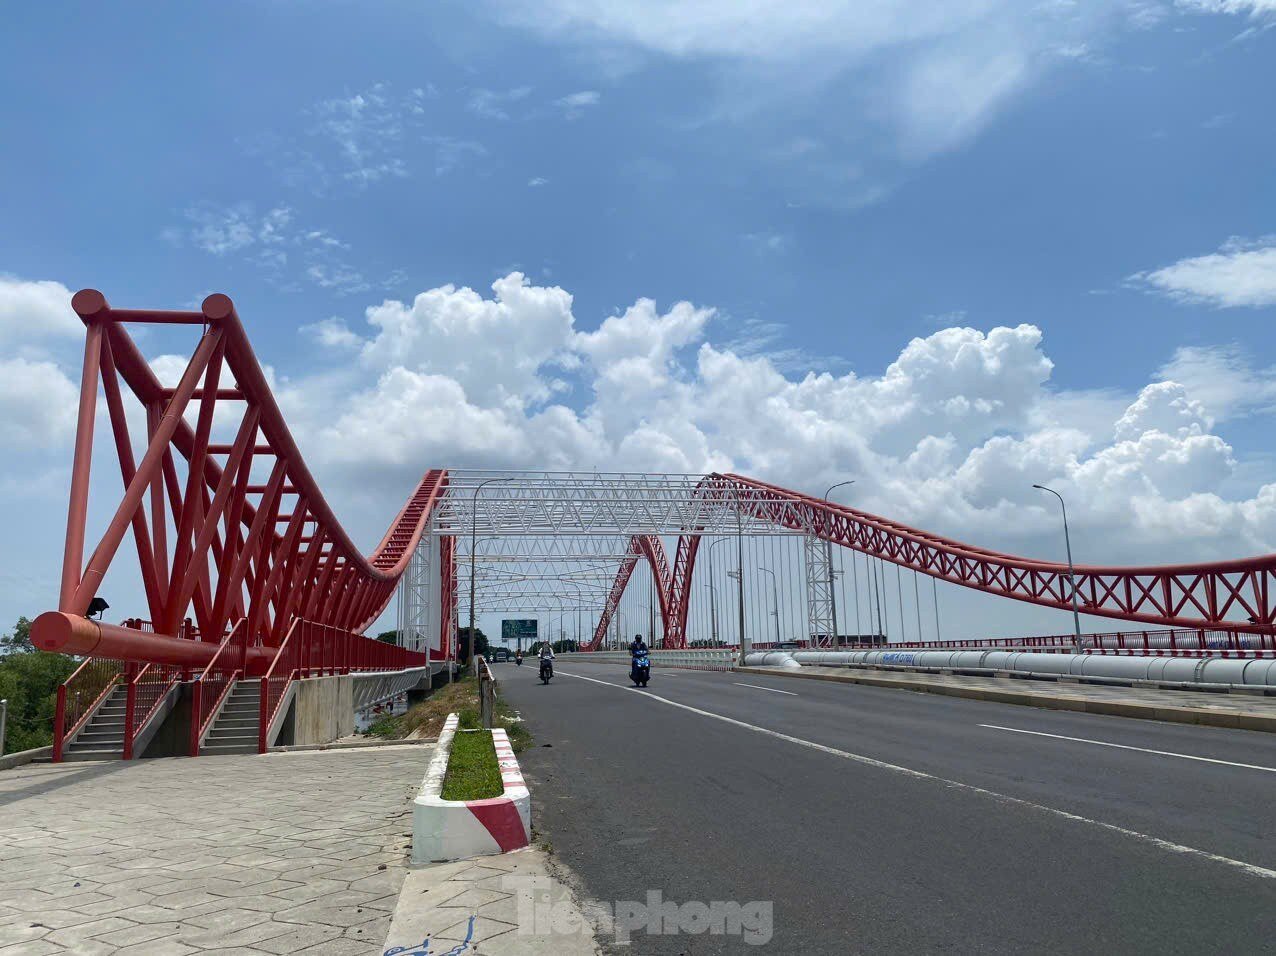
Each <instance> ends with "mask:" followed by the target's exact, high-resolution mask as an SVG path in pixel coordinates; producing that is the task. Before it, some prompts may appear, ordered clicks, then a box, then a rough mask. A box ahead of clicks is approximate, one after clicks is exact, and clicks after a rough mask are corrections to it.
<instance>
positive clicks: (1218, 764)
mask: <svg viewBox="0 0 1276 956" xmlns="http://www.w3.org/2000/svg"><path fill="white" fill-rule="evenodd" d="M497 677H498V678H499V679H500V680H501V681H502V686H503V690H504V693H505V695H506V697H507V699H508V700H509V701H510V702H511V703H512V704H513V705H514V706H515V707H516V708H518V709H519V710H520V712H521V713H522V715H523V716H524V718H525V719H526V720H527V722H528V726H529V727H530V729H531V730H532V732H533V734H534V735H535V741H534V744H533V747H532V748H531V749H529V750H528V751H525V752H524V754H523V755H522V757H521V762H522V764H523V769H524V772H525V774H526V776H527V777H528V779H529V781H530V783H531V786H532V795H533V804H534V819H535V825H536V828H537V830H538V831H539V833H540V836H541V838H542V839H543V840H545V841H546V842H548V843H549V844H551V845H552V847H553V850H554V852H555V854H557V855H558V857H560V858H561V859H562V860H563V861H564V862H565V863H566V864H567V865H568V866H570V867H571V868H572V869H573V870H574V871H575V872H576V873H577V874H578V875H579V877H580V878H581V880H582V881H583V884H584V886H583V891H584V893H585V894H587V896H588V897H589V898H591V899H594V900H599V901H604V902H613V901H627V900H636V901H643V900H645V899H646V898H647V893H648V891H649V890H659V891H660V892H661V893H662V895H663V899H664V900H666V901H673V902H675V903H685V902H688V901H701V902H704V903H710V902H713V901H736V902H739V903H748V902H750V901H771V902H773V904H774V906H773V935H772V938H771V941H770V943H769V944H767V945H749V944H746V943H745V942H744V941H743V939H742V938H741V937H740V936H712V935H688V934H678V935H668V934H659V935H647V934H644V933H642V932H641V931H638V932H637V933H636V934H635V935H634V937H633V940H632V942H631V943H630V944H629V945H624V946H621V945H619V944H617V945H615V946H614V947H613V951H614V952H618V953H621V952H623V953H630V954H635V956H637V954H648V953H651V954H697V956H699V954H708V953H748V952H762V951H768V952H784V953H852V952H910V953H915V952H935V951H948V952H972V951H980V952H1006V953H1010V952H1014V953H1021V952H1024V951H1033V952H1094V951H1097V950H1100V949H1102V950H1106V951H1113V952H1147V953H1151V952H1156V953H1175V952H1183V953H1187V952H1201V951H1213V952H1222V951H1230V952H1238V953H1239V952H1260V951H1271V950H1270V948H1269V947H1272V946H1276V839H1274V836H1276V736H1273V735H1267V734H1261V733H1255V732H1248V731H1231V730H1220V729H1216V728H1205V727H1192V726H1182V725H1175V724H1160V723H1156V722H1152V721H1142V720H1128V719H1123V718H1116V717H1100V716H1094V715H1086V714H1071V713H1062V712H1051V711H1044V710H1037V709H1034V708H1027V707H1015V706H1010V705H1002V704H992V703H984V702H979V701H967V700H961V699H957V698H948V697H936V696H932V695H927V694H915V693H910V692H904V691H898V690H890V689H884V688H873V687H861V686H854V685H842V684H830V683H824V682H819V681H799V680H792V679H785V678H776V677H759V676H757V675H753V674H750V675H743V674H730V673H711V672H700V671H673V670H669V669H663V668H658V667H657V668H656V669H655V671H654V673H653V676H652V681H651V686H650V688H649V689H648V690H646V691H643V690H637V689H634V688H632V687H631V686H630V685H629V683H628V681H627V679H626V675H625V673H624V669H623V666H621V665H600V664H585V663H579V662H578V663H568V662H560V667H559V672H558V674H557V676H556V677H555V679H554V681H553V682H552V683H551V684H550V685H548V686H543V685H541V684H540V683H539V682H538V681H537V679H536V669H535V667H523V668H516V667H515V666H513V665H512V664H510V665H500V666H499V667H498V668H497ZM1194 758H1195V759H1194Z"/></svg>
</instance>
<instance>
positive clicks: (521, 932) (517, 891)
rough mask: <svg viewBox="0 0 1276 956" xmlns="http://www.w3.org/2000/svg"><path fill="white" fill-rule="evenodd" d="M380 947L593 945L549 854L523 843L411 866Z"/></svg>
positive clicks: (525, 954)
mask: <svg viewBox="0 0 1276 956" xmlns="http://www.w3.org/2000/svg"><path fill="white" fill-rule="evenodd" d="M400 947H401V948H400ZM384 952H385V954H387V956H389V954H391V953H397V954H399V956H414V954H422V953H427V952H428V953H430V954H439V956H444V954H455V956H461V954H468V953H475V954H478V953H481V954H484V956H594V954H596V953H599V952H600V950H599V949H598V947H597V946H596V945H595V944H594V935H593V932H592V931H591V930H590V928H589V924H588V923H587V922H586V920H585V919H584V916H583V914H582V912H581V910H580V908H579V906H578V905H577V904H576V902H575V900H574V899H573V897H572V893H571V890H570V889H569V888H568V887H567V885H566V884H564V883H563V882H562V881H560V880H559V879H558V878H556V876H555V875H554V872H553V867H552V866H551V864H550V861H549V857H548V856H547V855H546V853H545V852H544V851H543V850H539V849H536V848H535V847H528V848H527V849H525V850H515V851H514V852H513V853H505V854H502V855H500V856H484V857H477V858H475V859H472V860H461V861H459V862H456V863H442V864H436V865H434V866H430V867H426V868H423V869H419V870H412V871H410V872H409V873H408V876H407V878H406V879H405V880H404V882H403V889H402V890H401V891H400V893H399V902H398V906H397V907H395V910H394V917H393V919H392V921H391V923H390V932H389V935H388V936H387V937H386V941H385V947H384Z"/></svg>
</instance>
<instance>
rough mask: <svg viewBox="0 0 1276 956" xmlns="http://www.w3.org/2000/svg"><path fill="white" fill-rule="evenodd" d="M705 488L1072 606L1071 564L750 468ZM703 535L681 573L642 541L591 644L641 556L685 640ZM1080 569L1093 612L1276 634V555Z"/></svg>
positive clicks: (921, 566) (981, 583)
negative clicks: (760, 477)
mask: <svg viewBox="0 0 1276 956" xmlns="http://www.w3.org/2000/svg"><path fill="white" fill-rule="evenodd" d="M697 494H702V495H704V496H706V497H709V498H715V499H717V500H721V501H723V502H725V503H727V504H729V505H730V506H731V507H735V508H738V509H739V510H740V511H741V512H742V513H743V515H745V516H747V517H749V518H752V519H757V520H762V521H770V522H774V523H776V524H778V525H782V526H784V527H787V528H790V529H792V530H793V532H794V533H801V534H811V535H813V536H815V537H818V538H820V539H822V540H825V541H830V542H832V543H833V544H836V545H838V546H840V547H844V548H850V549H852V550H855V551H860V552H863V553H865V554H869V555H872V556H874V557H878V558H881V559H882V560H885V561H889V562H892V563H894V564H898V565H900V566H902V567H905V568H914V569H916V570H917V571H918V572H920V573H923V574H928V575H930V576H931V577H934V578H937V579H939V580H942V581H948V582H950V583H953V584H959V585H961V586H963V587H968V588H973V589H975V590H978V591H984V592H986V593H988V594H994V595H997V596H998V597H1004V598H1010V599H1013V600H1016V601H1024V602H1027V603H1030V604H1038V605H1041V606H1043V607H1052V608H1058V609H1060V610H1070V609H1071V607H1072V604H1071V600H1072V595H1071V590H1070V587H1069V583H1068V568H1067V565H1066V564H1059V563H1056V562H1050V561H1035V560H1031V559H1028V558H1022V557H1018V556H1016V555H1012V554H1003V553H1001V552H998V551H992V550H989V549H987V548H980V547H976V546H974V545H969V544H964V543H962V542H960V541H954V540H952V539H950V538H944V537H941V536H940V535H936V534H931V533H930V532H926V531H919V530H917V529H916V528H910V527H909V526H907V525H904V524H901V523H899V522H896V521H891V520H889V519H887V518H882V517H879V516H877V515H874V514H870V513H868V512H865V511H859V510H857V509H854V508H848V507H846V506H844V505H838V504H834V503H832V502H829V501H825V500H824V499H821V498H815V497H812V496H810V495H804V494H801V493H799V492H795V491H790V490H789V489H787V488H781V487H779V486H778V485H772V484H768V483H766V482H761V481H757V480H754V479H752V478H746V477H743V476H741V475H735V474H716V473H715V474H712V475H709V476H707V477H706V479H705V480H704V482H702V483H701V485H700V486H699V488H698V489H697ZM700 537H701V536H700V535H699V534H697V533H696V532H695V531H690V532H688V533H684V534H682V535H680V536H679V538H678V549H677V554H676V557H675V560H674V571H673V572H672V573H670V572H669V571H668V562H667V561H666V560H665V559H664V557H663V555H664V548H663V546H659V547H657V545H659V539H656V542H655V544H652V543H650V542H642V543H638V542H637V538H635V542H636V543H635V544H633V545H632V546H631V549H630V550H631V555H630V556H627V557H626V559H625V561H624V563H622V565H621V567H620V570H619V571H618V572H617V574H616V579H615V583H614V585H613V586H612V589H611V592H610V594H609V595H608V598H607V603H606V606H605V608H604V610H603V618H602V620H600V622H599V627H598V629H597V631H596V632H595V634H594V639H593V641H592V642H591V644H590V648H591V649H597V648H598V647H600V646H601V645H602V642H603V640H604V638H605V636H606V624H607V623H608V622H610V620H611V616H612V614H614V613H615V610H616V608H617V607H618V606H619V604H620V599H621V597H622V595H623V594H624V592H625V588H626V586H627V585H628V583H629V578H630V576H631V575H632V573H633V568H634V564H635V563H636V562H637V560H638V558H639V557H640V556H642V557H646V558H647V560H648V561H650V562H651V564H652V570H653V573H654V575H655V579H656V581H657V586H658V587H659V588H660V590H661V592H662V593H661V601H660V608H661V613H662V615H663V621H664V625H665V633H666V638H665V646H666V647H671V648H672V647H683V646H685V640H686V626H687V613H688V610H689V605H690V580H691V572H692V570H693V568H694V565H695V558H696V553H697V551H698V548H699V542H700ZM1074 572H1075V580H1076V590H1077V604H1078V606H1079V608H1080V610H1081V611H1082V612H1083V613H1086V614H1095V615H1099V616H1102V617H1110V618H1116V619H1119V620H1124V621H1137V622H1140V623H1144V624H1156V625H1161V626H1164V627H1177V628H1189V629H1193V630H1202V629H1203V630H1208V629H1216V628H1222V629H1226V630H1227V631H1230V632H1248V633H1258V634H1271V633H1273V632H1276V555H1261V556H1258V557H1252V558H1242V559H1238V560H1234V561H1218V562H1212V563H1208V564H1180V565H1163V566H1150V567H1101V566H1091V565H1076V566H1075V568H1074Z"/></svg>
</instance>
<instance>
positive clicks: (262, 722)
mask: <svg viewBox="0 0 1276 956" xmlns="http://www.w3.org/2000/svg"><path fill="white" fill-rule="evenodd" d="M305 626H306V622H305V621H303V620H302V619H301V618H295V619H294V620H293V622H292V624H290V625H289V626H288V633H287V634H285V635H284V639H283V641H282V642H281V643H280V645H279V650H278V651H277V652H276V653H275V659H274V660H273V661H271V663H270V667H269V668H267V670H266V673H265V674H263V675H262V678H261V693H260V704H259V706H258V708H257V751H258V753H263V754H264V753H265V752H266V748H267V739H266V738H267V735H268V734H269V732H270V725H271V722H272V721H274V719H275V712H276V711H277V710H278V709H279V706H280V705H281V704H282V703H283V700H284V697H285V696H286V695H287V693H288V685H289V684H291V683H292V682H293V681H294V680H296V679H297V678H298V676H299V675H300V673H301V668H300V667H299V666H297V665H298V663H299V662H298V660H297V658H298V657H299V656H300V655H299V650H302V649H303V648H302V647H301V646H300V645H301V644H302V643H303V642H302V641H301V640H300V639H298V641H296V642H294V641H293V636H294V635H295V634H296V633H297V630H298V629H299V628H304V627H305ZM290 660H291V663H292V665H293V666H285V667H284V670H286V671H287V676H286V677H283V678H282V680H283V686H282V687H281V688H280V689H279V694H278V696H277V697H276V696H275V694H273V693H272V690H271V682H272V681H278V680H280V679H281V678H280V677H279V675H277V674H276V673H275V670H276V668H278V667H279V666H280V664H283V663H284V662H286V661H290ZM272 698H274V700H273V702H272Z"/></svg>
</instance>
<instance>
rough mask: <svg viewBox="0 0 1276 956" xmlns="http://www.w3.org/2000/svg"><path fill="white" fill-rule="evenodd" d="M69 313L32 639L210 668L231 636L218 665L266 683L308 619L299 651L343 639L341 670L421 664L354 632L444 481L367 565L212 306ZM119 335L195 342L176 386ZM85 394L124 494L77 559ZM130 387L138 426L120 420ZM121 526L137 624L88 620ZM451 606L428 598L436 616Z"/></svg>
mask: <svg viewBox="0 0 1276 956" xmlns="http://www.w3.org/2000/svg"><path fill="white" fill-rule="evenodd" d="M72 307H73V308H74V309H75V311H76V313H77V314H78V315H79V316H80V318H81V319H82V320H83V322H84V324H85V327H86V330H87V334H86V337H85V350H84V366H83V375H82V378H81V390H80V403H79V416H78V426H77V432H76V439H75V451H74V460H73V465H72V474H71V493H70V505H69V510H68V514H67V530H66V545H65V551H64V557H63V568H62V582H61V590H60V595H59V601H58V609H57V610H56V611H49V612H46V613H44V614H42V615H40V616H39V617H38V618H37V619H36V621H35V622H34V623H33V625H32V640H33V641H34V642H35V643H36V644H37V645H38V646H40V647H42V648H44V649H46V650H52V651H60V652H63V653H68V654H77V655H84V656H92V657H94V658H97V659H106V660H116V661H135V662H141V663H150V664H157V665H173V666H179V667H183V668H194V669H196V670H200V669H207V668H209V667H212V666H213V665H214V664H218V666H223V665H225V664H226V663H227V660H226V659H227V655H228V653H230V652H229V651H227V650H226V646H227V641H229V640H230V637H231V635H232V633H237V634H238V635H239V636H238V637H237V638H236V640H235V641H234V642H233V644H234V652H233V653H234V658H235V659H234V660H233V661H232V662H231V663H232V664H233V667H234V668H235V669H236V671H237V672H239V673H242V674H243V675H244V676H247V675H249V674H253V675H264V674H265V673H266V672H267V670H268V669H269V668H270V667H271V665H272V663H273V662H274V661H275V658H276V655H277V651H278V648H279V647H280V646H281V645H282V644H283V643H284V640H285V638H286V637H287V636H288V635H289V633H290V628H291V627H292V625H293V623H294V622H295V621H306V622H309V623H310V624H311V625H313V626H312V627H309V628H306V629H305V630H304V631H303V638H302V639H303V640H309V639H316V640H318V639H320V637H322V638H323V639H324V640H328V641H331V640H332V637H331V635H332V634H333V633H334V632H339V633H342V634H348V635H350V639H347V640H343V641H342V642H341V644H340V646H341V648H342V651H341V654H342V657H341V666H342V668H343V669H344V670H350V669H355V670H358V669H403V668H407V667H413V666H420V665H421V664H423V663H425V658H426V655H425V654H421V653H416V652H411V651H407V650H404V649H401V648H396V647H389V646H388V645H385V644H383V643H380V642H376V641H372V640H370V639H366V638H363V637H361V636H360V635H361V634H362V632H363V630H364V628H366V627H367V626H368V625H370V624H371V623H372V622H373V621H375V620H376V619H377V617H378V616H379V615H380V614H381V612H382V611H383V610H384V609H385V607H386V605H387V604H388V603H389V601H390V600H391V599H392V597H393V595H394V589H395V585H396V583H397V582H398V580H399V577H400V575H401V574H402V573H403V570H404V568H405V567H406V565H407V563H408V560H409V559H410V557H411V555H412V553H413V550H414V549H415V548H416V547H417V545H418V543H419V542H420V540H421V536H422V532H423V529H424V528H425V527H426V525H427V522H428V519H429V516H430V514H431V512H432V510H433V508H434V507H435V505H436V504H437V503H438V501H439V500H440V497H441V495H442V494H443V492H444V489H445V488H446V485H447V476H446V473H445V472H443V471H441V470H432V471H427V472H426V473H425V476H424V477H423V478H422V479H421V482H420V484H419V485H418V486H417V488H416V490H415V491H414V492H413V494H412V496H411V497H410V498H409V499H408V502H407V503H406V504H405V505H404V507H403V509H402V510H401V511H400V512H399V514H398V515H397V516H396V518H395V520H394V522H393V523H392V524H391V525H390V528H389V530H388V531H387V532H386V534H385V537H384V538H383V539H382V541H381V543H380V544H379V545H378V546H377V547H376V549H375V550H374V551H373V552H372V554H371V555H369V556H367V557H365V556H364V555H362V554H361V553H360V552H359V551H358V550H357V549H356V548H355V546H354V544H353V543H352V542H351V540H350V538H349V537H348V536H347V534H346V532H345V530H344V529H343V528H342V526H341V524H340V522H339V521H338V520H337V518H336V516H335V515H334V514H333V513H332V511H331V509H330V508H329V507H328V504H327V502H326V501H325V500H324V497H323V494H322V493H321V492H320V490H319V487H318V486H317V485H316V483H315V481H314V479H313V478H312V476H311V474H310V472H309V471H308V470H307V468H306V464H305V462H304V461H303V460H302V457H301V454H300V453H299V452H298V450H297V446H296V444H295V443H294V441H293V438H292V435H291V434H290V432H289V430H288V426H287V424H286V423H285V421H284V417H283V414H282V413H281V412H280V410H279V407H278V405H277V404H276V403H275V399H274V396H273V394H272V393H271V391H270V387H269V385H268V384H267V381H266V377H265V375H264V374H263V372H262V369H261V366H260V365H259V364H258V362H257V358H256V356H255V355H254V354H253V350H252V347H251V346H250V345H249V342H248V337H247V335H246V333H245V331H244V327H243V325H242V324H241V322H240V320H239V316H238V315H237V314H236V312H235V308H234V305H233V304H232V303H231V300H230V299H229V298H228V297H227V296H225V295H220V294H218V295H210V296H209V297H208V298H207V299H205V300H204V302H203V305H202V307H201V309H200V311H198V312H172V311H143V310H132V309H114V308H112V307H111V306H110V305H109V304H108V303H107V301H106V299H105V297H104V296H103V295H102V294H101V293H100V292H97V291H96V290H92V289H85V290H83V291H81V292H78V293H76V295H75V297H74V298H73V300H72ZM134 324H152V325H153V324H161V325H184V326H191V327H193V328H194V329H196V330H198V332H199V340H198V343H197V345H196V346H195V349H194V352H193V354H192V355H191V358H190V361H189V362H188V364H187V366H186V369H185V371H184V372H183V374H182V376H181V379H180V381H179V382H178V383H177V385H176V387H174V388H166V387H165V386H164V385H163V384H162V383H161V382H160V380H159V379H158V378H157V377H156V375H155V373H154V372H153V371H152V370H151V367H150V366H149V365H148V363H147V362H146V360H145V358H143V356H142V353H141V352H140V351H139V350H138V348H137V345H136V344H135V343H134V341H133V339H132V337H131V336H130V335H129V332H128V328H127V327H128V326H130V325H134ZM99 386H100V390H101V393H102V395H103V396H104V397H105V402H106V411H107V416H106V418H107V420H108V421H109V423H110V427H111V431H112V435H113V438H114V444H115V450H116V455H117V458H118V464H119V468H120V473H121V478H122V480H123V485H124V492H123V497H122V498H121V500H120V502H119V504H118V506H117V507H116V509H115V511H114V515H113V517H112V518H111V520H110V523H109V524H108V525H107V528H106V531H105V533H104V534H103V535H102V537H101V539H100V540H99V541H98V542H97V543H96V545H95V546H94V547H93V550H92V551H91V552H90V553H89V557H88V560H87V562H86V561H85V558H84V555H85V552H86V541H85V537H86V519H87V512H88V493H89V473H90V466H91V459H92V453H93V438H94V427H95V424H96V421H97V417H98V416H97V412H98V393H99ZM129 393H131V395H132V396H133V398H135V399H136V401H137V403H138V404H139V405H140V408H141V412H142V416H143V417H140V418H139V416H138V415H137V413H136V412H130V410H129V409H127V408H126V404H125V399H126V397H127V394H129ZM215 419H216V420H217V421H218V422H219V423H221V424H222V425H223V427H224V424H225V421H226V420H227V419H230V420H232V421H233V422H236V423H237V425H236V427H235V429H234V438H233V440H232V441H230V442H229V443H225V444H218V443H215V442H213V441H212V440H211V436H212V433H213V430H214V424H215ZM140 421H144V428H145V435H144V447H145V451H144V452H143V453H142V454H141V456H140V461H139V460H137V458H136V457H135V454H134V439H135V435H134V432H135V431H137V430H138V426H139V422H140ZM254 466H256V468H254ZM254 471H256V473H257V474H258V475H259V476H262V477H259V478H256V479H255V478H254ZM130 530H131V531H132V537H133V539H134V542H135V545H136V558H137V565H138V567H139V568H140V571H141V579H142V585H143V588H144V591H145V594H146V602H147V605H148V609H149V622H148V623H147V624H146V625H145V626H144V627H138V626H136V625H135V626H130V627H125V626H120V625H115V624H110V623H99V622H97V621H92V620H89V619H88V618H87V613H88V611H89V607H90V602H92V600H93V598H94V597H95V596H96V595H97V592H98V589H99V587H100V586H101V583H102V580H103V578H104V576H105V575H106V573H107V570H108V569H109V568H110V567H111V565H112V562H114V561H115V560H116V559H117V558H118V557H119V553H120V548H121V545H122V544H123V540H124V537H125V535H126V534H127V533H128V532H129V531H130ZM444 550H445V551H448V553H450V551H449V549H444ZM449 579H451V578H449ZM452 604H453V602H452V601H444V602H442V606H443V609H444V610H443V612H442V613H443V614H444V615H445V616H446V615H449V614H450V610H449V609H450V608H451V607H452ZM450 623H451V622H450V620H444V621H441V622H440V625H441V633H442V634H444V635H450V633H451V627H450ZM374 645H375V646H374ZM293 653H295V654H298V655H301V656H302V657H303V658H304V659H307V660H308V659H309V656H310V649H308V648H305V647H296V646H295V647H294V649H293ZM317 653H318V652H317V651H316V654H317Z"/></svg>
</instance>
